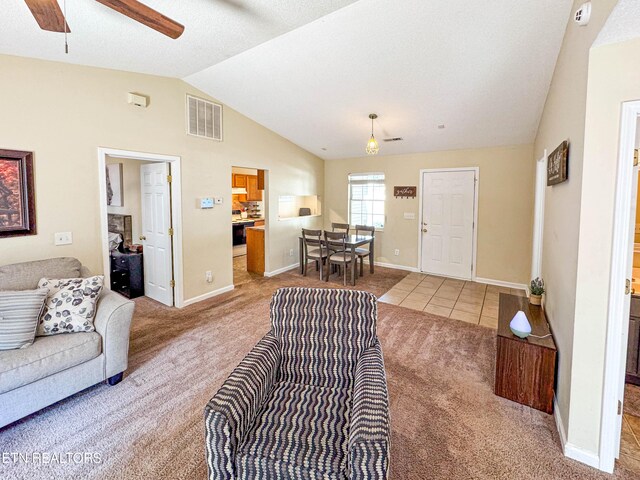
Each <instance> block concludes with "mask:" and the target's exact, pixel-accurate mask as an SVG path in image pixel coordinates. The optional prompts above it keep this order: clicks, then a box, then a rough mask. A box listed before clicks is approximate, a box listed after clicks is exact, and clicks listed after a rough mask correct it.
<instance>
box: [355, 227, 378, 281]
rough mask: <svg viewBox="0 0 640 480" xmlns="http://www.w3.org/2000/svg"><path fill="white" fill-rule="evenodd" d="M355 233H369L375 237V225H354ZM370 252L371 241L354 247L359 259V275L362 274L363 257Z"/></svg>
mask: <svg viewBox="0 0 640 480" xmlns="http://www.w3.org/2000/svg"><path fill="white" fill-rule="evenodd" d="M357 235H370V236H372V237H375V236H376V227H371V226H369V225H356V236H357ZM370 253H371V243H369V244H367V246H366V247H358V248H356V255H357V257H358V258H359V259H360V276H363V275H364V267H363V265H364V258H365V257H368V256H369V254H370Z"/></svg>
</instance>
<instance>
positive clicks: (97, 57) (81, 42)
mask: <svg viewBox="0 0 640 480" xmlns="http://www.w3.org/2000/svg"><path fill="white" fill-rule="evenodd" d="M142 1H143V3H145V4H147V5H149V6H150V7H152V8H154V9H156V10H158V11H159V12H161V13H163V14H165V15H167V16H168V17H170V18H173V19H174V20H176V21H177V22H179V23H182V24H183V25H184V26H185V31H184V34H183V35H182V36H181V37H180V38H179V39H177V40H172V39H170V38H168V37H165V36H164V35H162V34H160V33H158V32H156V31H154V30H151V29H150V28H147V27H145V26H143V25H140V24H139V23H137V22H135V21H133V20H131V19H129V18H127V17H124V16H122V15H120V14H119V13H116V12H114V11H113V10H111V9H109V8H107V7H105V6H104V5H101V4H99V3H98V2H96V1H94V0H67V8H66V10H67V15H66V16H67V20H68V23H69V27H70V28H71V34H70V35H69V48H70V51H69V54H68V55H66V54H65V53H64V38H63V34H60V33H53V32H45V31H43V30H40V28H39V27H38V25H37V23H36V21H35V19H34V18H33V16H32V15H31V12H30V11H29V9H28V8H27V5H26V4H25V3H24V1H23V0H2V13H1V14H0V53H5V54H9V55H18V56H25V57H35V58H42V59H47V60H56V61H61V62H69V63H77V64H82V65H92V66H97V67H105V68H112V69H116V70H127V71H132V72H142V73H150V74H155V75H164V76H171V77H179V78H181V77H184V76H186V75H189V74H191V73H194V72H197V71H199V70H202V69H203V68H206V67H209V66H211V65H214V64H216V63H218V62H221V61H223V60H225V59H227V58H229V57H232V56H233V55H237V54H238V53H240V52H243V51H245V50H247V49H249V48H252V47H255V46H256V45H259V44H261V43H263V42H266V41H268V40H270V39H272V38H274V37H277V36H278V35H282V34H283V33H286V32H288V31H290V30H292V29H294V28H297V27H300V26H301V25H304V24H306V23H308V22H310V21H313V20H315V19H317V18H319V17H321V16H323V15H326V14H327V13H330V12H332V11H334V10H336V9H338V8H341V7H344V6H345V5H348V4H350V3H353V1H355V0H313V1H307V2H301V1H300V0H268V1H264V0H142ZM58 3H59V4H60V5H61V6H62V5H63V0H58Z"/></svg>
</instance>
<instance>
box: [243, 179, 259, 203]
mask: <svg viewBox="0 0 640 480" xmlns="http://www.w3.org/2000/svg"><path fill="white" fill-rule="evenodd" d="M247 201H248V202H261V201H262V191H261V190H259V189H258V177H257V176H255V175H247Z"/></svg>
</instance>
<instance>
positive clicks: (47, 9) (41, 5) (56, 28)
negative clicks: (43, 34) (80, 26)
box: [24, 0, 71, 33]
mask: <svg viewBox="0 0 640 480" xmlns="http://www.w3.org/2000/svg"><path fill="white" fill-rule="evenodd" d="M24 1H25V3H26V4H27V7H29V10H31V13H32V14H33V16H34V17H35V19H36V22H38V25H40V28H41V29H43V30H48V31H50V32H61V33H62V32H64V31H65V23H66V22H65V20H64V15H63V14H62V10H60V5H58V1H57V0H24ZM66 26H67V32H70V31H71V30H70V29H69V25H68V24H67V25H66Z"/></svg>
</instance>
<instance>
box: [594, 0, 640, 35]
mask: <svg viewBox="0 0 640 480" xmlns="http://www.w3.org/2000/svg"><path fill="white" fill-rule="evenodd" d="M638 37H640V1H638V0H620V1H619V2H618V4H617V5H616V6H615V7H614V8H613V11H612V12H611V15H609V18H608V19H607V22H606V23H605V24H604V27H602V30H600V33H599V34H598V38H596V41H595V42H594V44H593V45H594V46H600V45H607V44H609V43H618V42H624V41H627V40H631V39H633V38H638Z"/></svg>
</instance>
